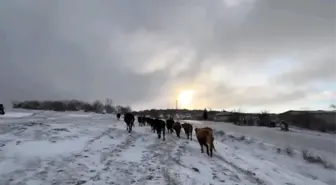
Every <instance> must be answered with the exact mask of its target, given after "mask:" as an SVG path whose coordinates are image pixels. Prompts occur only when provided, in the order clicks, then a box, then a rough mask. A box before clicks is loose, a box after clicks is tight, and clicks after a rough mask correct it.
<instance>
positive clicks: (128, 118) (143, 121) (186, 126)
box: [117, 113, 216, 157]
mask: <svg viewBox="0 0 336 185" xmlns="http://www.w3.org/2000/svg"><path fill="white" fill-rule="evenodd" d="M120 117H121V115H120V114H119V113H118V114H117V118H118V120H119V119H120ZM137 118H138V123H139V126H140V127H142V126H146V125H147V126H150V127H151V131H152V132H154V133H155V132H156V133H157V136H158V138H159V139H161V135H162V140H163V141H165V133H166V128H167V130H168V133H169V134H172V133H173V132H175V133H176V136H177V137H178V138H180V133H181V129H182V128H183V130H184V133H185V134H186V136H187V139H188V140H189V139H190V140H192V132H193V130H194V131H195V134H196V137H197V141H198V143H199V144H200V146H201V152H202V153H204V150H203V146H204V147H205V148H206V153H207V155H208V156H210V157H212V151H213V150H214V151H216V149H215V147H214V144H213V141H214V137H213V131H212V129H211V128H209V127H204V128H195V129H193V126H192V125H191V124H190V123H183V124H181V123H180V122H178V121H174V120H173V119H172V118H169V119H167V120H166V121H163V120H161V119H158V118H149V117H145V116H138V117H137ZM124 121H125V123H126V125H127V128H126V129H127V131H128V132H129V133H131V132H132V128H133V127H134V126H135V125H134V121H135V116H134V115H133V114H132V113H126V114H125V115H124Z"/></svg>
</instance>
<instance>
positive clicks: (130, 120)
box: [124, 113, 134, 133]
mask: <svg viewBox="0 0 336 185" xmlns="http://www.w3.org/2000/svg"><path fill="white" fill-rule="evenodd" d="M124 121H125V123H126V125H127V130H128V132H129V133H131V132H132V127H133V125H134V115H133V114H131V113H126V114H125V115H124Z"/></svg>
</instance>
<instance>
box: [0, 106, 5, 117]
mask: <svg viewBox="0 0 336 185" xmlns="http://www.w3.org/2000/svg"><path fill="white" fill-rule="evenodd" d="M4 114H5V107H4V106H3V104H0V115H4Z"/></svg>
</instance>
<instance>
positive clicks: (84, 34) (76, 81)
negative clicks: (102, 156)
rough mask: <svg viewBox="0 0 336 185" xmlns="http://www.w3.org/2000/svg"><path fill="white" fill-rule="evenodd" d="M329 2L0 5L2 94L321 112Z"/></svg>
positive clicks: (331, 49) (333, 76)
mask: <svg viewBox="0 0 336 185" xmlns="http://www.w3.org/2000/svg"><path fill="white" fill-rule="evenodd" d="M335 6H336V4H335V0H211V1H204V0H185V1H180V0H170V1H154V0H151V1H150V0H142V1H130V0H123V1H109V0H94V1H92V0H71V1H69V0H57V1H52V0H24V1H19V0H10V1H1V2H0V96H1V97H0V101H1V102H5V103H8V102H10V101H11V100H26V99H73V98H74V99H81V100H87V101H93V100H96V99H100V100H104V99H105V98H106V97H109V98H111V99H113V101H114V103H115V104H122V105H131V106H132V108H134V109H142V108H166V107H167V106H170V107H175V105H174V104H175V99H176V98H177V96H178V94H179V93H180V92H181V91H183V90H188V89H190V90H193V91H194V92H195V93H194V98H193V101H192V104H191V105H190V106H189V108H190V107H191V108H205V107H206V108H213V109H216V108H221V109H228V110H231V109H233V108H241V109H242V110H244V111H260V110H269V111H274V112H279V111H284V110H288V109H301V108H309V109H325V108H328V106H329V105H330V104H331V103H336V85H335V84H336V83H335V80H336V66H335V62H336V61H335V60H336V59H335V58H336V57H335V49H336V46H335V41H336V40H335V27H336V20H335Z"/></svg>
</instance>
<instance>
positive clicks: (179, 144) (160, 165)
mask: <svg viewBox="0 0 336 185" xmlns="http://www.w3.org/2000/svg"><path fill="white" fill-rule="evenodd" d="M155 136H156V135H155ZM167 136H168V137H166V141H162V140H158V139H157V138H156V137H155V138H153V139H156V142H155V143H154V144H152V145H150V146H148V147H146V149H147V150H146V152H144V155H143V159H142V164H144V165H145V166H146V168H147V169H149V170H148V171H149V172H148V173H147V175H146V176H145V177H143V178H141V179H140V180H139V182H140V184H142V185H146V184H148V183H149V182H152V181H161V182H162V181H163V182H164V183H166V184H169V185H170V184H171V185H180V184H182V182H181V181H180V180H179V174H178V173H173V172H171V171H170V167H172V166H173V165H175V164H177V165H180V166H183V164H182V163H181V155H182V153H183V151H184V146H185V144H186V143H187V142H188V141H186V140H182V139H178V138H177V137H175V136H173V135H171V136H170V135H167ZM184 167H185V166H184ZM157 183H159V182H157Z"/></svg>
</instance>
